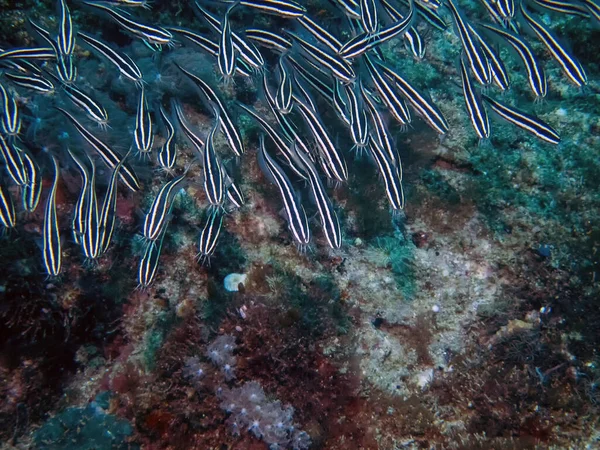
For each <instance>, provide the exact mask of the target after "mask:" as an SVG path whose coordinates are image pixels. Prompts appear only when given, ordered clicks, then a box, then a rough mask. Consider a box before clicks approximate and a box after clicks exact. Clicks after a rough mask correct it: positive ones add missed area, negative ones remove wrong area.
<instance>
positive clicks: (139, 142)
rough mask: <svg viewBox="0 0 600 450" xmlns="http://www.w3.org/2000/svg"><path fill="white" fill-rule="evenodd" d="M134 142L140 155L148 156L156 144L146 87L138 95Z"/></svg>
mask: <svg viewBox="0 0 600 450" xmlns="http://www.w3.org/2000/svg"><path fill="white" fill-rule="evenodd" d="M134 143H135V148H136V150H137V151H138V154H139V155H140V156H148V155H149V154H150V152H151V151H152V145H153V144H154V129H153V125H152V117H151V116H150V111H149V110H148V103H147V101H146V90H145V89H144V87H142V89H140V95H139V97H138V107H137V114H136V116H135V131H134Z"/></svg>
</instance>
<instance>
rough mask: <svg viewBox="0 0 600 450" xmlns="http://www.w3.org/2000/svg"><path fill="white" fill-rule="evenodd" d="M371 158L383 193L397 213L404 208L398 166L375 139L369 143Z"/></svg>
mask: <svg viewBox="0 0 600 450" xmlns="http://www.w3.org/2000/svg"><path fill="white" fill-rule="evenodd" d="M369 149H370V150H371V152H370V153H371V156H372V157H373V159H374V160H375V163H376V164H377V168H378V169H379V174H380V175H381V177H382V178H383V182H384V185H385V193H386V196H387V198H388V201H389V203H390V205H391V207H392V210H394V211H398V210H401V209H403V208H404V190H403V188H402V176H401V171H399V170H398V166H397V165H396V164H394V162H393V161H392V160H390V158H389V156H388V154H387V153H386V152H385V151H384V149H383V148H381V146H380V145H379V142H378V141H377V139H371V140H370V141H369Z"/></svg>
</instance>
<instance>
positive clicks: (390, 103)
mask: <svg viewBox="0 0 600 450" xmlns="http://www.w3.org/2000/svg"><path fill="white" fill-rule="evenodd" d="M364 61H365V63H366V64H365V66H366V67H367V71H368V73H369V75H370V79H371V81H372V82H373V85H374V86H375V89H376V91H377V93H378V94H379V97H380V98H381V101H382V102H383V104H384V105H385V106H386V107H387V109H388V110H389V112H390V114H391V115H392V117H393V118H394V119H396V121H397V122H398V123H399V124H400V125H402V126H405V125H408V124H410V122H411V121H412V118H411V115H410V111H409V109H408V106H406V102H405V101H404V99H403V98H402V96H401V95H399V94H398V92H397V91H396V89H395V88H394V86H393V85H392V84H391V83H390V81H389V79H388V78H387V77H386V76H384V74H383V73H382V72H381V70H380V66H379V65H376V64H375V63H374V62H373V60H372V59H371V58H370V57H369V56H368V55H365V57H364Z"/></svg>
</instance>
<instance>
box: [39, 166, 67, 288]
mask: <svg viewBox="0 0 600 450" xmlns="http://www.w3.org/2000/svg"><path fill="white" fill-rule="evenodd" d="M51 159H52V165H53V167H54V180H53V182H52V187H51V188H50V193H49V194H48V198H47V199H46V209H45V212H44V228H43V232H42V237H43V245H42V256H43V260H44V267H45V268H46V273H47V274H48V276H49V277H56V276H58V275H59V274H60V271H61V268H62V246H61V242H60V229H59V226H58V214H57V212H56V191H57V189H58V179H59V173H60V168H59V167H58V161H57V159H56V157H54V156H51Z"/></svg>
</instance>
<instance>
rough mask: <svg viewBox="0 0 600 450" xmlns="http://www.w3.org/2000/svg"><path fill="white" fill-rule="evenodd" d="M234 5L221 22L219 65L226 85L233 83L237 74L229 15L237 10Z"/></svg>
mask: <svg viewBox="0 0 600 450" xmlns="http://www.w3.org/2000/svg"><path fill="white" fill-rule="evenodd" d="M235 6H236V4H235V3H234V4H233V5H232V6H230V7H229V9H228V10H227V12H226V13H225V17H223V20H222V21H221V36H220V38H219V56H218V58H217V60H218V63H219V71H220V72H221V76H222V77H223V80H224V81H225V84H226V85H227V84H229V83H231V81H232V80H233V75H234V73H235V66H236V64H235V61H236V55H235V48H234V46H233V39H232V37H231V22H230V21H229V14H231V10H232V9H233V8H235Z"/></svg>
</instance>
